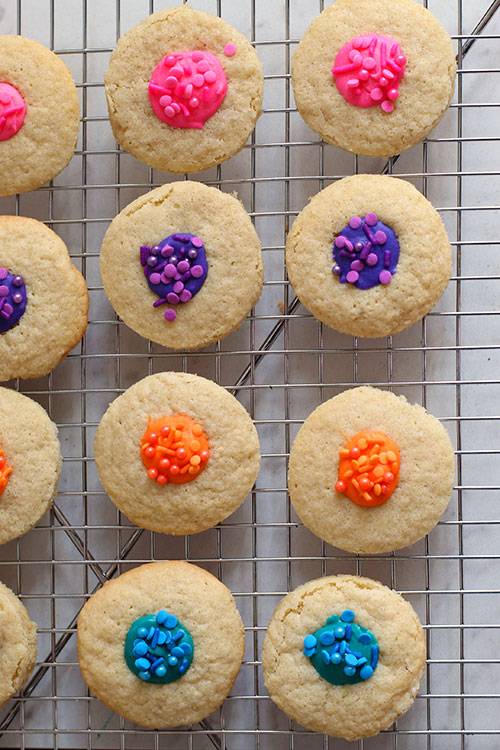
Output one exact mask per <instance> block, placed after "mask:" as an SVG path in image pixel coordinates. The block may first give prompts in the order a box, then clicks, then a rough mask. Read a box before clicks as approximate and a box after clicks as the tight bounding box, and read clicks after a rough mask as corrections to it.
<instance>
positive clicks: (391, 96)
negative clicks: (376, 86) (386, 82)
mask: <svg viewBox="0 0 500 750" xmlns="http://www.w3.org/2000/svg"><path fill="white" fill-rule="evenodd" d="M398 96H399V91H398V90H397V89H389V91H388V92H387V97H388V99H390V100H391V101H394V99H397V98H398Z"/></svg>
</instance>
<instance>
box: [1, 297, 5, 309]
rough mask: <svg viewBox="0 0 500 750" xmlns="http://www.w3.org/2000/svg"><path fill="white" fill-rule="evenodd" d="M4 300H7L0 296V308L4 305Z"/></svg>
mask: <svg viewBox="0 0 500 750" xmlns="http://www.w3.org/2000/svg"><path fill="white" fill-rule="evenodd" d="M6 302H7V300H6V299H5V297H0V310H1V309H2V307H3V306H4V305H5V303H6Z"/></svg>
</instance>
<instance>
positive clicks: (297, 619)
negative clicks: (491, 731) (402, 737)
mask: <svg viewBox="0 0 500 750" xmlns="http://www.w3.org/2000/svg"><path fill="white" fill-rule="evenodd" d="M330 618H331V619H330ZM325 626H326V627H325ZM323 628H324V630H323ZM318 629H319V630H320V631H321V633H317V631H318ZM337 629H338V630H337ZM360 632H361V633H363V635H361V636H359V633H360ZM356 633H358V638H360V640H358V638H356V636H355V634H356ZM315 634H316V635H315ZM353 643H354V644H355V647H353V648H350V646H353ZM367 644H368V645H367ZM308 647H309V648H308ZM341 652H342V653H341ZM349 652H355V653H358V654H360V653H363V654H367V655H368V658H367V657H366V656H363V657H361V659H358V661H361V664H357V666H354V667H350V666H349V664H350V661H351V660H352V661H357V659H356V658H354V659H353V658H352V655H351V654H349ZM332 657H333V658H332ZM325 662H326V663H325ZM363 662H364V663H363ZM370 662H371V664H372V665H373V667H372V666H370ZM316 665H317V667H318V668H316ZM424 667H425V640H424V633H423V630H422V626H421V624H420V621H419V619H418V617H417V615H416V613H415V611H414V610H413V608H412V607H411V605H410V604H409V603H408V602H407V601H405V600H404V599H403V597H402V596H400V595H399V594H398V593H396V592H395V591H391V590H390V589H388V588H387V587H386V586H383V585H382V584H381V583H379V582H378V581H373V580H371V579H370V578H361V577H358V576H348V575H340V576H328V577H326V578H318V579H316V580H314V581H309V582H308V583H305V584H303V585H302V586H299V587H298V588H297V589H295V591H292V593H290V594H288V595H287V596H285V597H284V599H282V600H281V602H280V603H279V604H278V606H277V607H276V609H275V611H274V613H273V616H272V617H271V621H270V622H269V625H268V628H267V633H266V636H265V639H264V646H263V649H262V668H263V671H264V680H265V684H266V687H267V689H268V691H269V695H270V696H271V698H272V700H273V701H274V702H275V703H276V704H277V705H278V706H279V707H280V708H281V709H282V710H283V711H284V712H285V713H286V714H287V715H288V716H290V717H291V718H292V719H295V720H296V721H298V722H299V723H300V724H302V725H303V726H304V727H306V728H307V729H311V730H312V731H314V732H321V733H323V734H329V735H331V736H333V737H342V738H344V739H346V740H349V741H354V740H357V739H361V738H363V737H372V736H373V735H375V734H377V733H378V732H380V731H381V730H383V729H387V728H388V727H389V726H390V725H391V724H392V723H393V722H394V721H396V719H397V718H398V717H399V716H401V714H403V713H404V712H405V711H407V710H408V708H409V707H410V706H411V704H412V703H413V700H414V698H415V696H416V694H417V692H418V689H419V686H420V681H421V679H422V675H423V672H424ZM346 668H347V671H348V673H349V672H351V670H352V669H354V672H351V674H352V676H349V677H347V676H346V674H345V669H346ZM318 669H319V671H318ZM343 683H344V684H343Z"/></svg>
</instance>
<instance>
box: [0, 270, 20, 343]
mask: <svg viewBox="0 0 500 750" xmlns="http://www.w3.org/2000/svg"><path fill="white" fill-rule="evenodd" d="M25 310H26V287H25V285H24V279H23V277H22V276H15V275H14V274H12V273H9V271H8V270H7V269H6V268H4V267H3V266H0V333H6V332H7V331H10V329H11V328H13V327H14V326H15V325H16V323H19V321H20V320H21V318H22V316H23V315H24V311H25Z"/></svg>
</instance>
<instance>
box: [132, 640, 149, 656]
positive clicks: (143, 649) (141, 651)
mask: <svg viewBox="0 0 500 750" xmlns="http://www.w3.org/2000/svg"><path fill="white" fill-rule="evenodd" d="M132 653H133V654H134V656H145V655H146V654H147V653H148V644H147V643H146V641H139V643H138V644H137V646H134V648H133V649H132Z"/></svg>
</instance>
